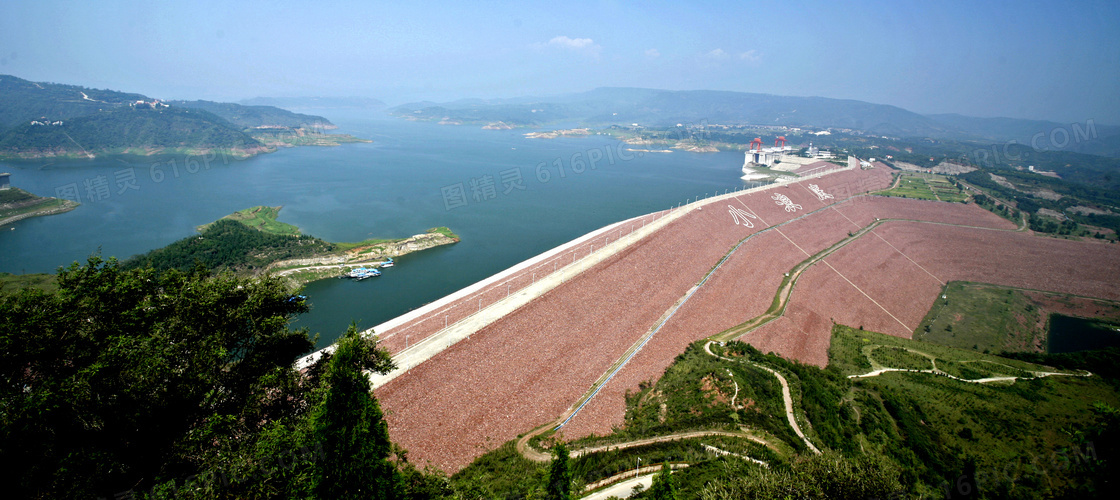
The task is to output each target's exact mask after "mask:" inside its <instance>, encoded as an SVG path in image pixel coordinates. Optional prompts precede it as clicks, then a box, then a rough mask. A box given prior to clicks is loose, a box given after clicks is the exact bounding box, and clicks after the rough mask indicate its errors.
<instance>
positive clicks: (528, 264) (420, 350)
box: [296, 165, 852, 387]
mask: <svg viewBox="0 0 1120 500" xmlns="http://www.w3.org/2000/svg"><path fill="white" fill-rule="evenodd" d="M851 168H852V167H850V166H849V167H842V166H839V165H837V166H836V167H835V169H830V170H828V171H824V172H816V173H814V174H812V175H810V176H807V177H802V178H796V179H783V180H780V181H776V182H774V183H772V184H767V185H764V186H758V187H753V188H744V189H742V190H740V191H735V192H731V193H726V194H720V195H713V196H711V197H709V198H705V199H703V200H698V201H694V202H692V203H689V204H687V205H681V206H679V207H676V208H670V209H668V210H662V211H658V212H653V213H650V214H644V215H640V216H637V217H632V218H630V219H626V220H622V221H619V222H616V223H613V224H609V225H607V226H604V227H602V228H600V229H598V230H595V231H592V232H590V233H587V234H585V235H583V236H580V237H578V238H576V239H573V240H571V241H569V242H567V243H565V244H563V245H560V246H557V247H555V248H553V249H551V250H548V251H545V252H543V253H541V254H538V255H536V256H533V257H531V258H529V259H526V260H524V261H521V262H519V263H517V264H515V265H513V266H511V267H509V268H507V269H506V270H504V271H501V272H499V273H497V274H494V275H492V276H490V277H488V278H486V279H483V280H481V281H478V282H476V283H474V284H471V285H469V286H467V287H464V288H462V289H460V290H458V291H456V292H453V293H451V294H448V295H446V296H444V297H441V298H440V299H437V300H435V301H433V302H430V303H428V304H425V305H424V306H422V307H420V308H417V309H414V310H412V311H409V312H407V313H405V314H402V315H400V316H397V317H395V318H392V319H390V320H388V321H385V322H383V323H381V324H379V325H375V326H373V327H372V328H368V329H365V330H363V331H362V332H361V333H362V334H363V335H366V336H368V335H369V334H370V333H371V332H373V334H375V335H378V337H379V338H380V340H381V341H384V340H387V339H389V338H391V337H392V336H393V335H394V334H395V333H390V332H392V330H393V329H394V328H397V327H401V326H404V325H407V324H409V323H411V322H413V321H416V320H418V319H421V318H423V317H424V316H426V315H429V314H431V313H434V312H436V311H438V310H440V309H442V308H445V307H447V306H451V305H452V304H454V303H456V302H458V301H460V300H462V299H464V298H466V297H468V296H470V295H472V294H474V293H476V292H479V291H481V290H484V289H485V288H487V287H489V286H492V285H494V284H500V283H501V282H503V281H505V280H509V281H512V280H513V279H516V277H517V276H518V275H519V273H521V272H523V271H526V270H528V269H530V268H532V266H534V265H536V264H539V263H541V262H545V261H547V260H549V259H553V258H556V257H557V256H559V255H562V254H564V253H566V252H567V251H568V250H569V249H572V248H575V247H578V246H580V245H581V244H583V243H585V242H588V241H592V240H595V239H596V238H598V237H600V236H604V235H607V234H609V233H611V232H613V231H615V230H617V229H618V228H620V227H623V226H625V225H626V224H629V223H632V222H635V221H639V220H641V219H644V218H647V217H653V218H654V220H653V221H650V223H649V224H643V227H642V230H640V231H635V233H637V234H634V233H631V234H627V235H626V236H624V237H621V238H620V239H619V240H615V241H613V242H611V243H610V244H608V245H607V246H608V248H609V250H608V251H607V252H603V251H600V252H596V253H593V254H591V255H588V256H586V257H583V258H581V259H579V260H578V261H574V262H572V263H570V264H567V265H565V266H564V267H562V268H560V269H557V270H556V271H554V272H552V273H550V274H549V275H546V276H543V277H541V278H539V279H537V280H536V281H535V282H534V283H532V284H530V285H526V286H525V287H523V288H521V289H519V290H517V291H516V292H515V293H512V294H510V295H508V296H507V297H506V298H504V299H499V300H498V301H496V302H494V303H492V304H490V305H488V306H486V307H485V308H481V309H480V310H479V311H478V312H476V313H473V314H470V315H468V316H467V317H465V318H463V319H461V320H459V321H456V322H455V323H454V324H450V325H447V326H445V327H444V328H443V329H440V330H437V331H436V332H434V333H432V334H430V335H427V336H425V337H424V338H422V339H417V340H416V343H415V344H413V345H411V346H410V347H408V348H406V349H404V350H402V351H400V352H397V353H394V355H393V358H394V360H395V361H398V362H399V363H400V364H399V365H398V367H397V369H395V370H393V371H392V372H390V373H389V374H386V375H377V376H371V385H372V386H374V387H379V386H381V385H383V384H385V383H387V382H389V381H390V380H392V379H394V378H396V377H397V376H398V375H400V374H401V373H402V372H407V371H408V370H409V369H410V368H412V367H415V366H416V365H418V364H420V363H422V362H424V361H426V360H427V359H429V358H431V357H432V356H434V355H436V354H438V353H439V352H442V351H443V350H445V349H447V348H450V347H451V346H452V345H454V344H456V343H457V342H459V341H461V340H464V339H466V338H469V336H470V335H471V334H472V333H474V332H475V331H477V330H479V329H481V328H483V327H485V326H486V325H488V324H489V323H491V322H493V321H497V320H498V319H500V318H501V317H504V316H505V314H508V313H509V312H512V311H513V310H516V309H517V308H518V307H521V306H522V305H524V304H525V303H528V302H529V301H532V300H535V299H536V298H538V297H539V296H541V295H543V294H544V293H547V292H548V291H550V290H552V289H553V288H555V287H556V286H558V285H559V283H549V282H550V281H551V282H555V281H557V280H559V281H560V283H563V282H564V281H566V280H568V279H570V278H572V277H574V276H576V275H578V274H579V273H580V272H582V271H584V270H586V269H587V268H590V267H591V266H593V265H594V264H597V263H598V262H600V261H602V260H604V259H607V258H609V257H611V256H613V255H614V254H615V253H617V252H619V251H622V250H624V249H625V248H627V247H628V246H629V245H630V244H632V243H634V242H636V241H639V240H641V239H642V238H644V237H646V236H648V235H649V234H652V233H653V232H655V231H657V230H658V229H660V228H661V227H662V226H663V225H665V224H667V223H669V222H672V221H673V220H675V219H677V218H679V217H680V216H682V215H684V214H686V213H688V212H690V211H691V210H693V209H699V208H700V207H702V206H704V205H707V204H709V203H713V202H716V201H719V200H722V199H725V198H728V197H735V196H739V195H740V194H742V193H744V192H746V193H750V192H758V191H765V190H769V189H772V188H775V187H780V186H785V185H788V184H794V183H797V182H801V181H804V180H806V179H812V178H816V177H821V176H823V175H828V174H831V173H835V172H838V171H844V170H850V169H851ZM603 250H607V249H606V248H604V249H603ZM499 310H504V311H505V312H500V311H499ZM379 332H380V333H379ZM386 333H388V335H384V334H386ZM382 335H384V336H382ZM333 350H334V344H332V345H330V346H327V347H324V348H322V349H319V350H316V351H314V352H311V353H308V354H306V355H304V356H303V357H301V358H299V359H298V360H296V367H297V369H301V370H302V369H305V368H308V367H310V366H311V365H313V364H314V363H315V362H316V361H317V360H318V359H319V357H321V356H322V355H323V353H325V352H328V353H329V352H332V351H333Z"/></svg>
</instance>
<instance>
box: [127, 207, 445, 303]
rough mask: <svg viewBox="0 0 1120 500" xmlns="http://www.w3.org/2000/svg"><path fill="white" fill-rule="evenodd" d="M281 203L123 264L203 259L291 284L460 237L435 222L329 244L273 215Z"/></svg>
mask: <svg viewBox="0 0 1120 500" xmlns="http://www.w3.org/2000/svg"><path fill="white" fill-rule="evenodd" d="M281 208H283V207H279V206H277V207H267V206H256V207H252V208H247V209H245V210H240V211H237V212H234V213H232V214H230V215H227V216H225V217H223V218H221V219H218V220H216V221H214V222H211V223H209V224H204V225H202V226H199V227H198V228H196V229H197V230H198V232H199V234H198V235H197V236H191V237H187V238H184V239H182V240H179V241H176V242H174V243H172V244H170V245H168V246H166V247H163V248H160V249H157V250H152V251H151V252H148V253H146V254H143V255H137V256H134V257H132V258H129V259H128V260H126V261H125V262H124V266H125V267H126V268H133V267H146V266H151V267H154V268H156V269H180V270H184V271H185V270H189V269H191V268H193V267H194V266H196V265H198V264H199V263H201V264H202V265H204V266H206V267H207V268H208V269H211V270H229V271H231V272H233V273H235V274H238V275H243V276H260V275H262V274H265V273H270V274H273V275H277V276H283V277H284V278H285V279H286V280H287V281H288V282H289V284H290V285H291V286H292V288H293V289H295V288H298V287H300V286H302V285H304V284H306V283H309V282H311V281H315V280H319V279H323V278H332V277H335V276H339V275H341V274H343V273H344V271H348V270H349V269H350V268H354V267H368V266H372V267H376V266H379V265H381V264H383V263H385V262H386V261H387V260H390V259H392V258H395V257H400V256H403V255H407V254H410V253H412V252H418V251H421V250H427V249H429V248H434V247H437V246H442V245H450V244H452V243H457V242H458V241H459V236H458V235H456V234H455V233H454V232H452V231H451V230H450V229H448V228H446V227H434V228H431V229H429V230H427V231H426V232H424V233H421V234H416V235H413V236H410V237H407V238H390V239H370V240H365V241H359V242H352V243H332V242H328V241H324V240H321V239H319V238H316V237H314V236H310V235H305V234H302V233H301V232H300V229H299V228H298V227H296V226H293V225H291V224H287V223H284V222H280V221H278V220H276V219H277V217H278V216H279V214H280V210H281Z"/></svg>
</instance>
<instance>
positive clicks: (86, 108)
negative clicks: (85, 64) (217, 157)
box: [0, 75, 334, 158]
mask: <svg viewBox="0 0 1120 500" xmlns="http://www.w3.org/2000/svg"><path fill="white" fill-rule="evenodd" d="M276 128H279V129H289V130H291V129H300V128H319V129H322V128H334V125H333V124H331V122H330V121H329V120H327V119H326V118H323V117H321V116H312V115H304V114H299V113H292V112H290V111H287V110H283V109H280V108H276V107H272V106H242V105H239V104H231V103H218V102H210V101H171V102H163V101H160V100H158V99H152V98H150V97H147V96H144V95H141V94H133V93H125V92H117V91H113V90H98V89H89V88H85V87H79V86H75V85H62V84H56V83H41V82H31V81H27V80H23V79H21V78H16V77H14V76H10V75H0V158H43V157H92V156H99V155H103V154H131V155H151V154H160V153H174V152H183V151H186V152H197V151H212V150H222V151H229V152H231V153H233V154H234V155H235V156H250V155H253V154H257V153H261V152H265V151H271V150H272V147H271V146H266V145H265V144H263V143H262V142H260V141H259V140H258V139H256V138H254V137H253V136H252V135H251V134H252V133H253V132H254V131H257V130H261V129H276Z"/></svg>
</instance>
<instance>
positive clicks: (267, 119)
mask: <svg viewBox="0 0 1120 500" xmlns="http://www.w3.org/2000/svg"><path fill="white" fill-rule="evenodd" d="M168 104H170V105H172V106H179V107H184V108H191V109H200V110H203V111H208V112H210V113H213V114H215V115H217V116H220V117H222V118H223V119H225V120H226V121H229V122H230V123H232V124H234V125H236V126H238V127H241V128H260V127H285V128H334V124H332V123H331V122H330V120H327V119H326V118H323V117H322V116H314V115H305V114H300V113H293V112H291V111H288V110H285V109H280V108H277V107H274V106H243V105H241V104H234V103H230V102H213V101H168Z"/></svg>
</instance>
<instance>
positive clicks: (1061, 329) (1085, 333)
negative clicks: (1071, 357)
mask: <svg viewBox="0 0 1120 500" xmlns="http://www.w3.org/2000/svg"><path fill="white" fill-rule="evenodd" d="M1107 347H1120V331H1118V330H1117V326H1116V325H1111V324H1107V323H1103V322H1100V321H1095V320H1091V319H1084V318H1075V317H1072V316H1066V315H1064V314H1057V313H1054V314H1051V315H1050V335H1049V339H1048V340H1047V344H1046V352H1048V353H1051V354H1058V353H1063V352H1077V351H1087V350H1090V349H1104V348H1107Z"/></svg>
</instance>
